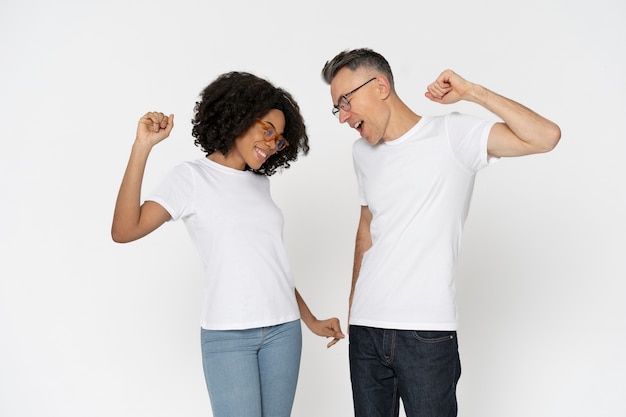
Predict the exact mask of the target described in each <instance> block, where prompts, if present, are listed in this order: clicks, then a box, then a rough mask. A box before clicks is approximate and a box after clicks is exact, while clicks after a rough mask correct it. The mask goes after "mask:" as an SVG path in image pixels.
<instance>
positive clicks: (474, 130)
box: [350, 113, 493, 330]
mask: <svg viewBox="0 0 626 417" xmlns="http://www.w3.org/2000/svg"><path fill="white" fill-rule="evenodd" d="M492 125H493V122H488V121H483V120H480V119H477V118H474V117H470V116H465V115H461V114H459V113H452V114H449V115H446V116H439V117H422V119H421V120H420V121H419V122H418V123H417V124H416V125H415V126H414V127H413V128H412V129H411V130H409V131H408V132H407V133H406V134H404V135H403V136H402V137H400V138H398V139H396V140H393V141H389V142H383V143H380V144H378V145H375V146H372V145H369V144H368V143H367V142H366V141H365V140H364V139H362V138H361V139H359V140H357V141H356V142H355V144H354V146H353V158H354V168H355V172H356V176H357V181H358V184H359V199H360V203H361V204H362V205H364V206H368V207H369V209H370V211H371V212H372V215H373V218H372V222H371V227H370V230H371V235H372V243H373V246H372V247H371V248H370V249H369V250H368V251H366V252H365V254H364V256H363V261H362V264H361V269H360V274H359V277H358V280H357V283H356V287H355V292H354V297H353V301H352V308H351V312H350V324H355V325H362V326H370V327H379V328H390V329H403V330H456V327H457V311H456V300H455V297H456V288H455V282H454V277H455V268H456V264H457V258H458V253H459V247H460V243H461V234H462V229H463V224H464V222H465V219H466V218H467V214H468V211H469V206H470V200H471V197H472V191H473V187H474V177H475V174H476V172H477V171H478V170H479V169H481V168H483V167H485V166H487V165H488V164H489V163H490V158H489V157H488V155H487V139H488V135H489V131H490V130H491V127H492Z"/></svg>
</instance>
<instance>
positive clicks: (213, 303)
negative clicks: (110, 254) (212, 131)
mask: <svg viewBox="0 0 626 417" xmlns="http://www.w3.org/2000/svg"><path fill="white" fill-rule="evenodd" d="M147 200H151V201H154V202H156V203H158V204H160V205H161V206H163V207H164V208H165V210H167V211H168V213H169V214H170V215H171V217H172V220H178V219H183V221H184V223H185V225H186V227H187V230H188V232H189V235H190V237H191V239H192V241H193V242H194V244H195V246H196V248H197V250H198V253H199V254H200V258H201V260H202V263H203V270H204V285H203V296H202V299H203V300H202V318H201V326H202V327H203V328H205V329H208V330H227V329H249V328H255V327H264V326H271V325H275V324H280V323H285V322H288V321H293V320H296V319H298V318H299V317H300V314H299V311H298V306H297V302H296V298H295V285H294V279H293V275H292V272H291V269H290V267H289V262H288V260H287V254H286V251H285V248H284V245H283V239H282V230H283V216H282V213H281V211H280V209H279V208H278V207H277V206H276V204H275V203H274V201H273V200H272V197H271V194H270V182H269V179H268V178H267V177H266V176H262V175H257V174H254V173H252V172H250V171H240V170H236V169H232V168H229V167H226V166H223V165H220V164H218V163H215V162H213V161H211V160H209V159H207V158H202V159H198V160H195V161H190V162H185V163H182V164H180V165H178V166H176V167H175V168H174V169H173V170H172V171H171V172H170V173H169V175H167V176H166V177H165V179H164V180H163V181H162V182H161V183H160V184H159V185H158V186H157V187H156V189H155V190H154V191H153V192H152V193H151V194H150V195H149V196H148V198H147Z"/></svg>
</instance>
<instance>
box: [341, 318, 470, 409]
mask: <svg viewBox="0 0 626 417" xmlns="http://www.w3.org/2000/svg"><path fill="white" fill-rule="evenodd" d="M349 334H350V346H349V353H350V379H351V381H352V394H353V401H354V412H355V416H356V417H397V416H398V415H399V406H400V404H399V401H400V399H402V404H403V405H404V411H405V413H406V415H407V417H454V416H456V415H457V402H456V384H457V382H458V381H459V378H460V376H461V362H460V359H459V351H458V341H457V336H456V332H454V331H414V330H390V329H377V328H372V327H362V326H350V333H349Z"/></svg>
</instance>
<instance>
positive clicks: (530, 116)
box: [322, 49, 561, 417]
mask: <svg viewBox="0 0 626 417" xmlns="http://www.w3.org/2000/svg"><path fill="white" fill-rule="evenodd" d="M322 77H323V79H324V80H325V81H326V82H327V83H328V84H329V85H330V92H331V97H332V100H333V103H334V105H333V114H335V115H336V116H337V117H338V118H339V121H340V122H341V123H347V124H348V125H349V126H350V127H351V128H354V129H355V130H356V131H357V132H358V134H359V135H360V139H358V140H357V141H356V142H355V143H354V146H353V158H354V169H355V173H356V176H357V180H358V185H359V199H360V203H361V218H360V221H359V225H358V230H357V236H356V245H355V246H356V248H355V254H354V271H353V277H352V290H351V292H350V302H349V308H350V312H349V326H350V327H349V334H350V347H349V352H350V375H351V381H352V391H353V401H354V408H355V415H356V416H357V417H364V416H367V417H374V416H381V417H382V416H385V417H388V416H392V415H395V416H397V415H398V414H399V399H402V403H403V404H404V409H405V413H406V415H407V417H416V416H421V417H450V416H456V415H457V401H456V384H457V382H458V380H459V377H460V373H461V366H460V361H459V354H458V344H457V335H456V330H457V311H456V306H455V267H456V263H457V258H458V253H459V246H460V242H461V234H462V229H463V224H464V222H465V219H466V217H467V214H468V211H469V205H470V200H471V195H472V191H473V184H474V177H475V174H476V172H478V171H479V170H480V169H482V168H484V167H486V166H488V165H489V164H490V163H491V162H493V161H495V160H496V159H497V158H500V157H513V156H522V155H529V154H534V153H541V152H548V151H550V150H552V149H553V148H554V147H555V146H556V144H557V143H558V141H559V139H560V137H561V132H560V129H559V127H558V126H557V125H556V124H554V123H553V122H551V121H549V120H547V119H545V118H543V117H542V116H540V115H538V114H536V113H535V112H533V111H532V110H530V109H528V108H526V107H524V106H522V105H520V104H518V103H516V102H514V101H512V100H509V99H507V98H505V97H502V96H500V95H498V94H496V93H494V92H492V91H489V90H488V89H486V88H484V87H483V86H480V85H478V84H474V83H471V82H469V81H467V80H465V79H463V78H462V77H460V76H459V75H457V74H456V73H454V72H453V71H451V70H446V71H444V72H443V73H441V75H440V76H439V77H438V78H437V79H436V80H435V81H434V82H433V83H432V84H430V85H429V86H428V89H427V92H426V97H427V98H429V99H430V100H432V101H435V102H438V103H442V104H450V103H455V102H458V101H460V100H466V101H471V102H474V103H476V104H478V105H480V106H482V107H484V108H485V109H487V110H489V111H491V112H492V113H494V114H495V115H496V116H498V117H499V118H500V119H501V120H502V122H498V123H495V122H490V121H486V120H481V119H478V118H475V117H471V116H467V115H462V114H459V113H450V114H448V115H445V116H438V117H428V116H420V115H418V114H416V113H415V112H414V111H413V110H411V109H410V108H409V107H408V106H407V105H406V104H404V102H403V101H402V100H401V99H400V98H399V97H398V95H397V94H396V91H395V88H394V80H393V75H392V71H391V67H390V66H389V63H388V62H387V60H386V59H385V58H384V57H383V56H381V55H380V54H378V53H376V52H374V51H372V50H370V49H356V50H351V51H343V52H341V53H339V54H338V55H337V56H335V57H334V58H333V59H332V60H330V61H328V62H327V63H326V65H325V66H324V68H323V70H322Z"/></svg>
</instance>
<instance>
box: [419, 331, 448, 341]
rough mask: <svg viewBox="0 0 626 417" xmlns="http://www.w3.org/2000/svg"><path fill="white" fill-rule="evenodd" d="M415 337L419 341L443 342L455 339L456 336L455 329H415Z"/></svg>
mask: <svg viewBox="0 0 626 417" xmlns="http://www.w3.org/2000/svg"><path fill="white" fill-rule="evenodd" d="M413 337H415V339H416V340H417V341H419V342H423V343H441V342H447V341H450V340H454V338H455V337H456V332H455V331H428V330H414V331H413Z"/></svg>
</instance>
